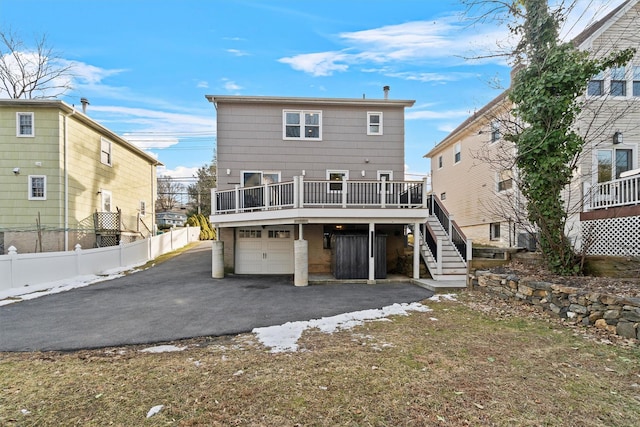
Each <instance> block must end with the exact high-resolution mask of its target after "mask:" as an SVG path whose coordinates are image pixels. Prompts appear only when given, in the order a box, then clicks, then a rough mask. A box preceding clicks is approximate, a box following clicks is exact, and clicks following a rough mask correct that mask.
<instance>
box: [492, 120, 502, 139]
mask: <svg viewBox="0 0 640 427" xmlns="http://www.w3.org/2000/svg"><path fill="white" fill-rule="evenodd" d="M500 138H501V135H500V123H499V122H498V121H497V120H494V121H492V122H491V142H496V141H497V140H499V139H500Z"/></svg>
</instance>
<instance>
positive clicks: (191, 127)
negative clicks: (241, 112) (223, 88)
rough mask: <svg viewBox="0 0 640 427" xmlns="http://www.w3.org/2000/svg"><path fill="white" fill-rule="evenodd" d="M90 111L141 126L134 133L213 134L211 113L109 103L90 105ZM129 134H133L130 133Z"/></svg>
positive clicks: (213, 125)
mask: <svg viewBox="0 0 640 427" xmlns="http://www.w3.org/2000/svg"><path fill="white" fill-rule="evenodd" d="M90 111H91V113H92V114H95V113H99V115H100V116H101V118H102V119H104V120H102V121H105V122H110V121H117V122H118V123H123V124H128V125H131V128H134V126H135V127H136V128H141V130H139V131H137V132H136V133H138V132H147V133H152V132H156V133H165V134H172V135H175V134H180V133H194V132H199V133H208V132H210V133H211V134H212V135H213V134H215V128H216V126H215V120H214V118H213V114H212V115H211V116H198V115H195V114H182V113H172V112H167V111H158V110H151V109H146V108H133V107H120V106H110V105H93V106H91V107H90ZM129 135H130V136H135V135H134V134H132V133H130V134H129ZM138 136H140V135H138ZM145 136H148V135H145Z"/></svg>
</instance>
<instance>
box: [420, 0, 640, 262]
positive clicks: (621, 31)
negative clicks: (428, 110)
mask: <svg viewBox="0 0 640 427" xmlns="http://www.w3.org/2000/svg"><path fill="white" fill-rule="evenodd" d="M638 28H640V3H639V1H638V0H627V1H625V2H624V3H622V4H621V5H620V6H619V7H617V8H616V9H614V10H613V11H612V12H611V13H609V14H608V15H607V16H606V17H604V18H603V19H601V20H600V21H598V22H596V23H594V24H593V25H591V26H590V27H588V28H587V29H585V30H584V31H583V32H582V33H581V34H579V35H578V36H577V37H576V38H575V39H574V40H573V42H574V43H575V44H576V45H577V46H578V47H579V48H580V49H583V50H587V51H589V52H591V54H592V55H594V56H596V57H597V56H602V55H606V54H608V53H609V52H611V51H612V50H618V49H624V48H628V47H636V48H637V47H638V46H640V32H638ZM506 95H507V93H506V92H504V93H502V94H500V95H499V96H497V97H496V98H495V99H494V100H492V101H491V102H490V103H488V104H487V105H486V106H484V107H483V108H482V109H480V110H479V111H478V112H477V113H476V114H474V115H473V116H472V117H469V118H468V119H467V120H465V121H464V122H463V123H462V124H460V126H458V127H457V128H456V129H455V130H454V131H453V132H451V133H450V134H449V135H448V136H447V137H446V138H445V139H443V140H442V141H441V142H440V143H438V144H437V145H436V146H435V147H434V148H433V149H431V150H430V151H429V152H428V153H427V154H426V155H425V157H428V158H429V159H430V160H431V173H432V186H433V192H434V194H435V197H437V198H439V199H440V200H442V203H443V204H444V206H445V207H446V209H448V210H449V212H451V214H452V215H453V216H454V218H455V219H456V222H457V223H458V224H459V225H460V227H461V229H462V230H463V232H464V233H465V234H466V235H467V236H468V237H470V238H472V239H473V240H474V242H477V243H481V244H486V245H496V246H526V247H535V242H532V241H531V239H530V236H529V233H527V232H526V230H525V228H524V227H521V226H519V225H518V224H519V223H521V222H522V221H521V218H517V217H516V214H515V213H514V214H513V215H512V216H510V215H508V214H507V212H508V211H511V212H515V211H520V212H522V209H520V208H518V207H519V206H520V205H521V204H522V203H523V199H522V197H521V196H520V195H519V193H518V192H517V189H516V186H515V185H514V180H515V179H517V170H515V169H513V168H511V167H509V166H506V165H505V164H501V163H500V162H497V161H496V162H494V163H493V164H492V161H491V159H493V160H495V159H497V158H499V157H500V156H504V155H505V153H506V155H507V156H505V157H508V156H509V155H515V151H514V148H513V145H512V144H510V143H508V142H506V141H504V140H503V139H502V134H503V133H504V132H505V129H501V126H504V125H503V123H504V121H502V120H499V119H500V117H505V116H508V115H509V111H510V108H511V105H510V102H509V100H508V98H507V96H506ZM583 96H584V97H585V100H586V101H588V102H587V104H586V105H587V108H585V109H584V111H583V114H582V116H581V118H580V119H579V122H578V123H577V128H578V129H580V130H581V131H582V133H583V136H584V137H585V140H586V141H587V145H586V147H585V149H584V150H583V152H582V154H581V156H580V158H579V162H578V168H577V173H576V175H575V179H574V181H573V183H572V184H571V185H570V187H569V188H567V189H566V191H565V193H564V195H563V199H564V200H565V202H566V203H567V206H568V212H569V214H570V215H569V217H568V220H567V230H566V231H567V235H568V236H569V237H570V238H571V239H572V240H573V241H574V242H575V244H576V246H577V248H579V249H583V250H584V251H585V252H586V253H588V254H600V255H624V256H627V255H635V256H638V255H640V170H639V169H638V168H639V167H640V52H638V53H637V54H636V56H635V57H634V58H633V60H632V61H631V62H630V63H629V64H627V65H626V66H625V67H621V68H617V69H612V70H607V71H606V72H604V73H602V74H601V75H598V76H594V77H593V79H592V80H591V81H590V82H589V85H588V90H587V93H585V94H584V95H583ZM512 163H513V162H511V164H512ZM504 204H507V205H510V206H511V207H513V209H511V210H509V209H504V206H505V205H504Z"/></svg>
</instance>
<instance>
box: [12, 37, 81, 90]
mask: <svg viewBox="0 0 640 427" xmlns="http://www.w3.org/2000/svg"><path fill="white" fill-rule="evenodd" d="M72 68H73V66H72V65H70V64H69V63H68V62H66V61H64V60H63V58H62V57H61V56H59V55H58V54H57V53H56V52H55V51H54V50H53V48H51V47H50V46H49V45H48V43H47V38H46V36H45V35H43V36H42V37H40V38H39V39H36V40H35V45H34V47H33V48H29V47H27V46H26V45H25V44H24V42H23V41H22V40H21V39H20V38H18V37H17V36H16V34H15V33H13V32H12V31H11V30H8V31H6V32H5V31H0V85H1V87H0V96H2V95H3V93H4V92H6V96H8V97H9V98H13V99H52V98H58V97H60V96H62V95H64V94H65V93H66V92H67V91H68V90H70V89H71V81H72V78H73V73H72V72H73V69H72Z"/></svg>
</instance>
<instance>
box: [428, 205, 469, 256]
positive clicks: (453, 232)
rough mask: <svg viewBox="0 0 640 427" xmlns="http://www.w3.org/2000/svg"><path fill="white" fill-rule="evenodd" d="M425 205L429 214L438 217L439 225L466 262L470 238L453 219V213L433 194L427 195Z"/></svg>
mask: <svg viewBox="0 0 640 427" xmlns="http://www.w3.org/2000/svg"><path fill="white" fill-rule="evenodd" d="M427 206H428V208H429V214H430V215H433V216H435V217H436V218H437V219H438V221H439V222H440V225H442V228H443V229H444V231H445V232H446V233H447V235H448V236H449V240H450V241H451V243H452V244H453V246H455V248H456V250H457V251H458V254H459V255H460V257H461V258H462V260H463V261H464V262H465V263H467V264H468V263H469V261H471V258H472V255H471V254H472V251H471V239H467V237H466V236H465V235H464V233H463V232H462V230H461V229H460V227H459V226H458V224H456V222H455V221H454V220H453V215H451V214H449V212H447V210H446V208H445V207H444V206H443V205H442V202H441V201H440V200H438V197H437V196H436V195H435V194H430V195H429V201H428V203H427Z"/></svg>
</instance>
